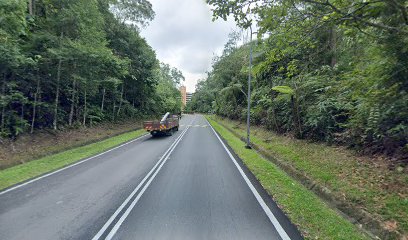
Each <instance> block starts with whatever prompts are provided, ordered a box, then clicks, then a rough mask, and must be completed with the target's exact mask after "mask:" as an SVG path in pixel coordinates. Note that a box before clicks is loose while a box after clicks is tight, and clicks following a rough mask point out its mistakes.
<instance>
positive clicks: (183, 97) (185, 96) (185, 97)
mask: <svg viewBox="0 0 408 240" xmlns="http://www.w3.org/2000/svg"><path fill="white" fill-rule="evenodd" d="M180 93H181V103H182V107H183V108H185V107H186V104H187V103H188V102H190V101H191V98H192V97H193V93H189V92H187V88H186V86H181V87H180Z"/></svg>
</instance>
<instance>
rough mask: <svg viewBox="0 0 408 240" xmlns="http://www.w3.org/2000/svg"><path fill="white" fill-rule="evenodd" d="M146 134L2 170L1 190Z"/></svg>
mask: <svg viewBox="0 0 408 240" xmlns="http://www.w3.org/2000/svg"><path fill="white" fill-rule="evenodd" d="M144 133H145V130H144V129H139V130H136V131H132V132H128V133H124V134H120V135H118V136H115V137H112V138H108V139H105V140H103V141H100V142H96V143H92V144H89V145H85V146H82V147H78V148H74V149H71V150H67V151H64V152H60V153H57V154H53V155H49V156H46V157H43V158H40V159H38V160H34V161H30V162H27V163H24V164H20V165H17V166H14V167H11V168H7V169H4V170H0V190H1V189H4V188H7V187H10V186H12V185H14V184H17V183H20V182H22V181H26V180H28V179H30V178H33V177H36V176H39V175H41V174H44V173H47V172H50V171H53V170H57V169H59V168H62V167H64V166H67V165H69V164H72V163H75V162H77V161H79V160H81V159H84V158H88V157H91V156H93V155H96V154H98V153H101V152H104V151H106V150H109V149H111V148H113V147H116V146H118V145H120V144H122V143H124V142H127V141H130V140H132V139H134V138H136V137H139V136H141V135H143V134H144Z"/></svg>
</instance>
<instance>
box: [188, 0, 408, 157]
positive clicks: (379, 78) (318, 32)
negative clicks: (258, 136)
mask: <svg viewBox="0 0 408 240" xmlns="http://www.w3.org/2000/svg"><path fill="white" fill-rule="evenodd" d="M207 3H209V4H210V5H212V6H213V16H214V18H223V19H226V18H227V16H229V15H232V16H233V17H234V18H235V20H236V22H237V23H238V24H239V25H240V26H241V27H243V28H248V27H249V26H251V24H252V26H254V24H255V23H256V24H257V28H258V31H257V32H258V41H256V44H255V49H254V51H255V52H256V53H257V54H255V58H254V68H253V72H252V75H253V76H254V79H253V84H252V86H253V88H252V94H251V101H252V109H251V113H250V114H251V120H252V121H253V123H256V124H262V125H264V126H266V127H267V128H268V129H273V130H275V131H276V132H279V133H291V134H293V135H294V136H296V137H298V138H310V139H314V140H320V141H327V142H329V143H339V144H347V145H350V146H352V147H354V148H356V149H360V150H363V151H365V152H371V153H386V154H390V155H393V156H395V157H396V159H399V160H400V161H396V162H395V163H396V164H406V163H407V162H406V159H408V158H407V155H408V151H407V150H406V147H405V146H406V145H407V144H408V132H407V129H408V104H406V103H407V102H408V94H407V91H408V68H407V67H406V66H408V57H407V56H408V47H407V46H408V34H407V30H408V19H407V17H406V16H407V9H406V6H407V1H406V0H401V1H399V0H398V1H385V0H384V1H382V0H381V1H330V2H329V1H306V0H290V1H286V0H284V1H273V2H271V1H269V2H268V1H257V0H255V1H247V0H238V1H218V0H211V1H207ZM248 24H249V25H248ZM233 41H234V38H233V37H231V39H230V40H229V41H228V44H227V45H226V50H225V51H224V53H223V55H222V56H221V57H218V58H216V59H215V61H214V63H213V66H212V71H210V72H209V73H208V76H207V78H206V79H204V80H203V81H201V82H200V83H199V84H198V86H197V89H196V94H195V96H194V98H193V103H192V105H191V107H192V110H195V111H203V112H215V113H216V114H218V115H221V116H226V117H229V118H232V119H241V120H244V119H245V116H246V108H245V107H246V95H245V93H246V92H247V89H245V88H246V86H247V85H246V77H247V74H248V57H249V56H248V55H249V49H248V44H249V43H247V44H244V45H242V46H239V47H238V46H237V45H236V44H232V43H234V42H233ZM404 159H405V160H404Z"/></svg>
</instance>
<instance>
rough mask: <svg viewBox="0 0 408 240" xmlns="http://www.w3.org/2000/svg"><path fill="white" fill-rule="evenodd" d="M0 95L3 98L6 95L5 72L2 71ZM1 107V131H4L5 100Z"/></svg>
mask: <svg viewBox="0 0 408 240" xmlns="http://www.w3.org/2000/svg"><path fill="white" fill-rule="evenodd" d="M1 97H2V98H5V97H6V74H5V73H3V85H2V88H1ZM2 105H3V106H2V108H1V132H4V124H5V119H6V118H5V116H4V114H6V104H5V102H3V104H2Z"/></svg>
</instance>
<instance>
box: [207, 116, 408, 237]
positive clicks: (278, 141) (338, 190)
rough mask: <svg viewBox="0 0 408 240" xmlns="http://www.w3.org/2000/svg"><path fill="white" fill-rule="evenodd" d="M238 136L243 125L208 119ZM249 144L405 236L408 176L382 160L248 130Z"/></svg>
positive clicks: (256, 130) (407, 220) (262, 131)
mask: <svg viewBox="0 0 408 240" xmlns="http://www.w3.org/2000/svg"><path fill="white" fill-rule="evenodd" d="M210 119H211V120H212V121H213V122H214V121H217V122H220V123H222V124H223V125H224V126H227V127H228V128H230V129H232V130H233V131H234V132H235V133H237V134H238V135H239V136H242V137H244V136H246V131H245V125H244V124H241V123H240V122H237V121H231V120H227V119H222V118H220V117H216V116H211V117H210ZM251 132H252V136H251V141H252V142H253V143H254V144H255V145H257V146H259V147H261V148H262V149H264V150H266V151H268V152H269V153H272V154H273V155H274V156H276V157H277V158H279V159H280V160H283V161H285V162H287V163H289V164H291V165H292V166H294V167H295V168H296V169H298V170H300V171H301V172H303V173H305V174H306V175H307V176H309V177H310V178H312V179H313V180H314V181H316V182H318V183H319V184H321V185H323V186H326V187H327V188H328V189H330V191H331V192H332V193H333V194H335V195H336V196H337V197H340V198H342V199H344V200H346V201H348V202H350V203H352V204H353V205H355V206H357V207H359V208H361V209H364V210H365V211H367V212H369V213H371V214H373V215H374V216H375V217H376V218H378V219H380V220H381V221H382V222H383V223H384V226H385V228H386V229H388V230H390V231H395V230H398V231H400V232H402V233H403V234H404V233H405V234H407V233H408V175H407V174H406V173H404V172H398V171H395V170H390V169H388V166H387V164H386V161H384V160H382V159H376V158H369V157H363V156H357V155H356V154H355V153H353V152H352V151H351V150H347V149H344V148H341V147H332V146H327V145H325V144H320V143H312V142H310V141H305V140H297V139H293V138H290V137H287V136H281V135H277V134H274V133H273V132H271V131H267V130H266V129H264V128H261V127H256V126H255V127H251Z"/></svg>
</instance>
